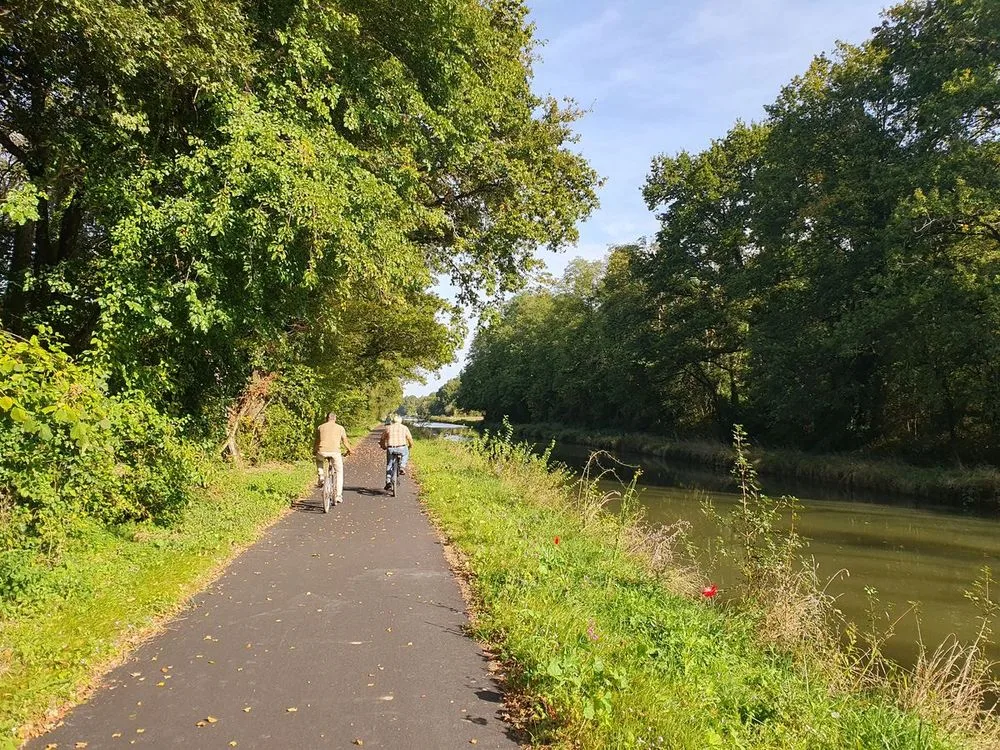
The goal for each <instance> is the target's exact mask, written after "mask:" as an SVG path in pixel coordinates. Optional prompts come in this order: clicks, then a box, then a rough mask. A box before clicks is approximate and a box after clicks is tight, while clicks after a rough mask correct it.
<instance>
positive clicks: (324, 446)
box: [314, 411, 354, 505]
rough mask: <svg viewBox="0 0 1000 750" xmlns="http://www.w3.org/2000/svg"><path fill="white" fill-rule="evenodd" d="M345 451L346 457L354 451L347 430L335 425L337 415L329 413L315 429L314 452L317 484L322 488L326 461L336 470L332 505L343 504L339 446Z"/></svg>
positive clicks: (342, 473) (342, 472)
mask: <svg viewBox="0 0 1000 750" xmlns="http://www.w3.org/2000/svg"><path fill="white" fill-rule="evenodd" d="M341 444H343V446H344V447H345V448H346V449H347V455H348V456H349V455H351V453H353V451H354V449H353V448H352V447H351V441H350V440H348V439H347V430H345V429H344V428H343V426H342V425H339V424H337V415H336V414H335V413H334V412H332V411H331V412H330V413H329V414H327V415H326V421H325V422H324V423H323V424H321V425H320V426H319V427H317V428H316V443H315V446H314V451H315V453H316V462H317V466H316V469H317V473H318V475H319V476H318V482H317V483H318V484H319V486H320V487H322V486H323V472H324V470H325V469H326V459H328V458H330V459H333V465H334V468H336V470H337V487H336V495H335V497H334V505H336V504H338V503H342V502H344V459H343V457H342V456H341V455H340V446H341Z"/></svg>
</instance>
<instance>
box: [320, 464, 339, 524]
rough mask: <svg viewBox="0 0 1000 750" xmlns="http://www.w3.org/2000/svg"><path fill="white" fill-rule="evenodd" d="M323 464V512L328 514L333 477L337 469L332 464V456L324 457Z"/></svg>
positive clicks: (331, 497)
mask: <svg viewBox="0 0 1000 750" xmlns="http://www.w3.org/2000/svg"><path fill="white" fill-rule="evenodd" d="M323 464H324V466H325V467H326V471H325V472H324V474H325V476H324V477H323V512H324V513H329V512H330V505H331V504H332V503H333V488H334V485H335V482H334V475H335V474H336V471H337V467H336V465H335V464H334V462H333V457H332V456H324V457H323Z"/></svg>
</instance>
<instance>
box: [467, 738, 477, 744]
mask: <svg viewBox="0 0 1000 750" xmlns="http://www.w3.org/2000/svg"><path fill="white" fill-rule="evenodd" d="M469 744H470V745H478V744H479V740H477V739H476V738H475V737H473V738H472V739H471V740H469Z"/></svg>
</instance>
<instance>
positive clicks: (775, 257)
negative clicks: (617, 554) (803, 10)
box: [459, 0, 1000, 463]
mask: <svg viewBox="0 0 1000 750" xmlns="http://www.w3.org/2000/svg"><path fill="white" fill-rule="evenodd" d="M998 35H1000V10H998V7H997V4H996V3H995V2H993V0H969V1H968V2H947V1H945V0H930V1H929V2H917V1H916V0H913V1H912V2H904V3H902V4H901V5H899V6H897V7H896V8H893V9H891V10H889V11H887V12H886V14H885V19H884V22H883V24H882V25H881V26H880V27H879V28H877V29H876V30H875V32H874V34H873V36H872V38H871V39H869V40H868V41H867V42H865V43H864V44H862V45H860V46H857V47H852V46H847V45H843V46H841V47H839V48H838V51H837V54H836V55H835V56H832V57H819V58H817V59H816V60H815V61H814V63H813V64H812V65H811V66H810V68H809V69H808V71H806V72H805V74H804V75H802V76H800V77H798V78H796V79H794V80H793V81H792V82H791V83H789V84H788V85H787V86H786V87H785V88H784V89H783V91H782V92H781V94H780V96H779V97H778V99H777V101H776V102H775V103H774V104H773V105H771V106H770V107H769V108H768V110H767V117H766V119H765V121H764V122H762V123H760V124H752V125H746V124H743V123H736V124H735V125H734V127H733V128H732V129H731V130H730V132H729V133H728V134H727V135H726V136H725V137H723V138H721V139H719V140H716V141H713V142H712V143H711V144H710V146H709V147H708V148H707V149H705V150H704V151H702V152H700V153H697V154H690V153H687V152H681V153H678V154H674V155H663V156H660V157H657V158H656V159H655V160H654V162H653V167H652V170H651V172H650V174H649V176H648V178H647V181H646V185H645V188H644V195H645V198H646V201H647V204H648V205H649V208H650V209H651V210H653V211H656V212H657V214H658V217H659V219H660V222H661V227H660V231H659V232H658V234H657V236H656V239H655V242H654V243H650V244H648V245H646V246H640V247H633V248H628V249H624V250H623V249H619V250H617V251H615V252H613V253H612V255H611V257H610V258H609V260H608V263H607V269H606V270H602V269H601V268H599V267H596V266H595V267H592V268H590V269H589V270H588V271H587V272H586V273H582V268H577V269H571V271H570V272H569V273H568V274H567V277H566V278H565V279H563V281H562V282H561V283H550V284H546V285H544V286H542V287H541V288H539V289H536V290H534V291H533V292H531V293H528V294H524V295H522V296H520V297H518V298H515V299H514V300H513V301H512V302H511V303H510V304H508V305H507V306H506V307H505V308H503V310H502V312H501V315H500V316H499V318H498V319H496V320H492V321H487V323H486V324H485V325H484V327H483V329H482V330H481V331H480V332H479V333H478V335H477V337H476V340H475V342H474V343H473V346H472V349H471V353H470V361H469V366H468V368H467V370H466V372H465V373H464V374H463V376H462V382H463V388H462V392H461V395H460V399H459V403H460V404H461V405H463V406H464V407H465V408H474V409H484V410H486V411H487V412H488V413H489V414H490V415H491V416H492V417H493V418H498V417H499V416H501V415H502V414H509V415H511V417H512V418H514V419H515V420H516V421H519V422H527V421H532V422H539V421H560V422H564V423H567V424H572V425H579V426H594V425H598V424H603V425H607V426H612V427H623V428H626V429H631V430H642V431H650V432H659V433H662V434H677V433H680V434H683V435H686V436H689V437H702V436H715V437H716V438H717V439H719V440H726V439H727V436H728V433H729V430H730V428H731V426H732V424H734V423H742V424H746V425H747V426H748V428H749V429H750V431H751V432H753V433H754V434H755V435H759V436H760V437H761V439H763V440H766V441H767V442H769V443H772V444H784V445H794V446H796V447H800V448H805V449H809V450H823V451H842V450H859V449H860V450H866V451H890V452H894V453H896V454H903V455H906V456H908V457H915V458H919V459H921V460H927V459H933V460H936V461H937V462H941V461H942V460H947V459H953V460H956V461H973V462H993V463H996V462H998V461H1000V410H998V408H997V399H996V398H995V392H996V384H997V378H998V376H1000V371H998V369H997V367H998V364H997V363H998V362H1000V333H998V332H1000V286H998V284H1000V275H998V273H997V270H998V268H1000V230H998V227H1000V214H998V207H1000V115H998V114H997V108H996V106H995V102H996V94H997V86H998V84H997V76H996V59H997V54H998V48H997V43H996V39H997V38H998ZM581 273H582V275H581ZM588 274H589V275H588ZM578 282H579V283H578Z"/></svg>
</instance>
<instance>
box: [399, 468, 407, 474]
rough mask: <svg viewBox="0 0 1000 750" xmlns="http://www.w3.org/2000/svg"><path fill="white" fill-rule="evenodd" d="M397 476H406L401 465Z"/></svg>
mask: <svg viewBox="0 0 1000 750" xmlns="http://www.w3.org/2000/svg"><path fill="white" fill-rule="evenodd" d="M399 476H401V477H405V476H406V469H404V468H403V467H402V466H400V467H399Z"/></svg>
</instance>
